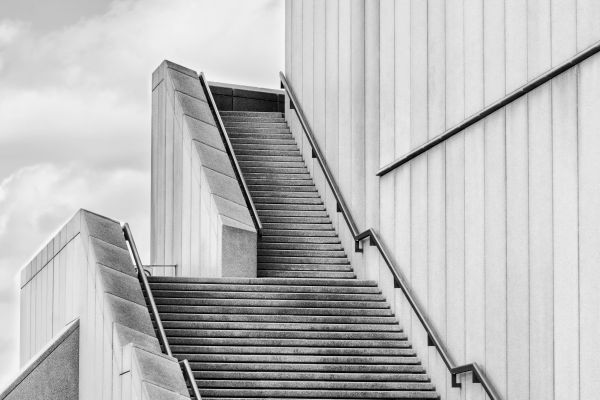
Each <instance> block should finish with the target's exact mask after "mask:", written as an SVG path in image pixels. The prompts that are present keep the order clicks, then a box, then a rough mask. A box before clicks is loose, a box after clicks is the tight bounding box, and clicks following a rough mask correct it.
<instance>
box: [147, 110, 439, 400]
mask: <svg viewBox="0 0 600 400" xmlns="http://www.w3.org/2000/svg"><path fill="white" fill-rule="evenodd" d="M221 115H222V118H223V121H224V123H225V125H226V127H227V131H228V134H229V136H230V139H231V142H232V144H233V147H234V151H235V154H236V157H237V159H238V161H239V163H240V165H241V168H242V173H243V175H244V178H245V180H246V183H247V184H248V187H249V189H250V191H251V195H252V198H253V201H254V202H255V205H256V208H257V209H258V212H259V216H260V219H261V221H262V223H263V235H262V237H260V238H259V240H258V276H259V278H254V279H247V278H244V279H242V278H239V279H235V278H219V279H215V278H212V279H210V278H176V277H151V278H150V279H149V281H150V286H151V288H152V293H153V294H154V298H155V300H156V303H157V307H158V310H159V313H160V316H161V320H162V321H163V325H164V328H165V331H166V334H167V337H168V341H169V343H170V346H171V350H172V351H173V355H174V356H175V357H177V358H178V359H180V360H182V359H188V360H189V362H190V365H191V368H192V370H193V372H194V377H195V378H196V381H197V383H198V387H199V389H200V394H201V396H202V398H203V399H204V400H213V399H214V400H217V399H218V400H228V399H248V400H258V399H313V400H314V399H423V398H425V399H438V398H439V396H438V395H437V393H436V392H435V387H434V386H433V384H432V383H431V381H430V379H429V377H428V375H427V374H426V372H425V370H424V368H423V366H422V365H421V363H420V361H419V359H418V358H417V355H416V353H415V351H414V350H413V349H412V347H411V345H410V343H409V342H408V340H407V337H406V335H405V334H404V332H403V331H402V329H401V328H400V326H399V324H398V321H397V319H396V318H395V316H394V314H393V312H392V311H391V309H390V306H389V304H388V303H387V302H386V301H385V298H384V297H383V296H382V294H381V291H380V290H379V288H378V287H377V283H376V282H373V281H362V280H357V279H355V278H356V277H355V275H354V273H353V270H352V268H351V266H350V263H349V260H348V258H347V257H346V254H345V252H344V249H343V247H342V245H341V243H340V240H339V238H338V236H337V233H336V232H335V230H334V228H333V225H332V224H331V221H330V219H329V216H328V215H327V212H326V210H325V207H324V205H323V202H322V200H321V198H320V197H319V194H318V192H317V190H316V188H315V186H314V184H313V181H312V179H311V177H310V175H309V173H308V170H307V168H306V166H305V164H304V161H303V159H302V157H301V154H300V151H299V149H298V147H297V145H296V142H295V141H294V139H293V137H292V135H291V133H290V131H289V129H288V127H287V124H286V122H285V120H284V118H283V115H282V114H281V113H257V112H221Z"/></svg>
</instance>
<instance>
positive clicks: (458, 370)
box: [279, 72, 500, 400]
mask: <svg viewBox="0 0 600 400" xmlns="http://www.w3.org/2000/svg"><path fill="white" fill-rule="evenodd" d="M279 77H280V79H281V87H282V88H283V89H285V91H286V93H287V95H288V97H289V99H290V108H291V109H293V110H294V111H295V112H296V115H297V116H298V120H299V121H300V125H301V126H302V129H303V130H304V134H305V135H306V137H307V138H308V141H309V143H310V145H311V147H312V150H313V157H314V158H316V159H317V162H318V163H319V165H320V166H321V169H322V170H323V173H324V174H325V179H326V181H327V183H328V184H329V187H330V188H331V191H332V192H333V195H334V197H335V200H336V202H337V211H338V212H341V213H342V215H343V217H344V220H345V221H346V223H347V225H348V228H349V229H350V232H351V233H352V236H353V238H354V248H355V251H361V248H360V242H361V241H362V240H364V239H367V238H369V239H370V245H371V246H375V247H377V249H378V250H379V254H380V255H381V257H382V258H383V260H384V261H385V263H386V265H387V266H388V268H389V269H390V271H391V273H392V275H393V276H394V286H395V287H396V288H400V290H402V293H404V296H405V297H406V299H407V300H408V303H409V304H410V306H411V308H412V310H413V312H414V313H415V315H416V316H417V318H418V319H419V321H420V322H421V324H422V325H423V328H424V329H425V332H426V333H427V339H428V344H429V346H433V347H435V348H436V349H437V351H438V353H439V354H440V357H441V358H442V360H443V361H444V364H445V365H446V367H447V368H448V371H449V372H450V374H451V376H452V387H460V385H461V384H460V382H459V381H458V379H457V378H458V375H460V374H464V373H467V372H471V373H472V374H473V382H476V383H481V385H482V386H483V388H484V390H485V392H486V393H487V394H488V396H489V397H490V399H492V400H500V397H499V396H498V394H497V393H496V390H495V389H494V387H493V385H492V383H491V382H490V381H489V380H488V379H487V377H486V376H485V373H484V372H483V371H482V370H481V368H480V367H479V366H478V365H477V364H476V363H471V364H465V365H456V364H455V363H454V361H453V360H452V357H451V356H450V354H449V353H448V350H447V349H446V346H445V345H444V343H443V342H442V341H441V339H440V337H439V335H438V334H437V332H436V331H435V329H434V327H433V325H432V324H431V322H430V321H429V319H428V318H427V316H426V315H425V313H424V312H423V311H422V307H421V305H420V304H419V302H418V301H417V299H416V297H415V296H414V294H413V292H412V290H411V289H410V285H409V284H408V281H407V280H406V278H404V275H403V274H402V272H400V269H399V268H398V267H397V266H396V265H395V264H394V262H393V261H392V258H391V257H390V256H389V253H388V251H387V249H386V247H385V246H384V244H383V243H382V242H381V240H380V239H379V236H378V235H377V233H376V232H375V231H374V230H373V229H367V230H365V231H363V232H360V233H359V232H358V229H357V228H356V224H355V223H354V220H353V219H352V216H351V215H350V211H349V209H348V207H347V206H346V203H345V201H344V198H343V196H342V194H341V192H340V190H339V188H338V186H337V184H336V183H335V179H334V178H333V175H332V174H331V171H330V169H329V167H328V166H327V162H326V161H325V158H324V157H323V153H322V152H321V149H320V148H319V145H318V144H317V142H316V140H315V137H314V135H313V133H312V130H311V129H310V126H309V124H308V121H307V120H306V118H305V117H304V113H303V112H302V108H301V107H300V104H299V103H298V99H297V98H296V95H295V94H294V91H293V90H292V88H291V87H290V85H289V83H288V82H287V80H286V78H285V75H284V74H283V72H280V73H279Z"/></svg>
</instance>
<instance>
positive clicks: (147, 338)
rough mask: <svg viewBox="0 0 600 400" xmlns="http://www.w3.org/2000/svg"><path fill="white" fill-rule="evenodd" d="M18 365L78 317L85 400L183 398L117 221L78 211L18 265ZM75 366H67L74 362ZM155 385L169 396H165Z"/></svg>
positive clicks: (174, 362)
mask: <svg viewBox="0 0 600 400" xmlns="http://www.w3.org/2000/svg"><path fill="white" fill-rule="evenodd" d="M20 318H21V332H20V339H21V340H20V342H21V365H22V366H23V365H25V364H26V363H27V362H28V361H29V360H30V359H31V358H32V357H33V356H34V355H35V354H36V353H38V352H39V351H40V350H42V349H43V348H44V346H45V345H46V344H47V343H48V342H49V341H51V340H52V338H53V337H55V336H56V335H58V334H59V333H60V332H61V330H63V329H64V327H65V326H66V325H68V324H69V323H71V322H73V321H74V320H76V319H79V357H78V360H77V359H71V360H66V361H65V362H69V361H70V362H72V363H78V365H79V367H78V380H79V398H81V399H86V400H87V399H121V398H123V399H148V400H149V399H159V398H160V399H163V398H168V399H171V398H172V399H179V400H182V399H185V398H189V393H188V391H187V387H186V384H185V381H184V378H183V375H182V373H181V369H180V367H179V365H178V363H177V360H176V359H175V358H172V357H167V356H165V355H164V354H162V351H161V348H160V345H159V343H158V340H157V338H156V336H155V332H154V327H153V326H152V321H151V319H150V314H149V312H148V308H147V307H146V302H145V299H144V296H143V294H142V290H141V287H140V283H139V281H138V278H137V274H136V272H135V270H134V268H133V263H132V260H131V256H130V254H129V251H128V249H127V244H126V242H125V238H124V236H123V231H122V229H121V226H120V224H119V223H118V222H116V221H114V220H111V219H108V218H105V217H102V216H99V215H97V214H94V213H91V212H89V211H85V210H81V211H79V212H78V213H77V214H76V215H75V216H74V217H73V218H72V219H71V220H70V221H69V222H68V223H67V224H66V225H65V227H63V228H62V229H61V230H60V231H59V232H58V234H57V235H56V236H55V237H54V238H53V239H52V240H51V241H50V242H49V244H48V245H47V246H45V247H44V249H43V250H42V251H41V253H39V254H38V255H37V256H36V257H34V259H33V260H32V262H31V263H29V264H28V265H27V266H25V267H24V268H23V269H22V271H21V313H20ZM71 367H73V365H65V368H71ZM157 388H159V389H161V390H162V391H163V392H166V393H167V394H164V393H163V394H160V393H158V392H157V390H158V389H157Z"/></svg>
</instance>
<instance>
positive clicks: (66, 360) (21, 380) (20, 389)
mask: <svg viewBox="0 0 600 400" xmlns="http://www.w3.org/2000/svg"><path fill="white" fill-rule="evenodd" d="M78 398H79V321H75V322H74V323H72V324H71V325H70V326H68V327H67V328H64V329H63V331H62V332H60V333H59V334H58V335H57V337H56V338H55V340H54V341H53V342H52V343H51V344H50V345H48V346H47V347H46V348H45V349H43V351H41V352H40V353H39V354H38V356H37V357H35V359H34V360H32V361H31V362H30V363H29V364H28V365H27V366H26V367H25V368H24V369H23V370H22V371H21V373H20V374H19V376H18V377H17V378H16V379H15V380H14V381H13V383H12V384H11V385H10V386H9V387H8V388H6V390H4V391H3V392H1V393H0V400H22V399H48V400H51V399H61V400H76V399H78Z"/></svg>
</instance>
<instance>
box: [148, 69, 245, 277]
mask: <svg viewBox="0 0 600 400" xmlns="http://www.w3.org/2000/svg"><path fill="white" fill-rule="evenodd" d="M151 208H152V233H151V238H152V239H151V240H152V246H151V247H152V254H151V264H154V265H164V264H176V265H177V268H176V269H175V274H176V275H178V276H207V277H221V276H237V277H255V276H256V230H255V229H254V225H253V222H252V218H251V216H250V212H249V211H248V208H247V206H246V203H245V200H244V197H243V194H242V191H241V189H240V187H239V184H238V181H237V179H236V176H235V173H234V170H233V167H232V164H231V162H230V160H229V157H228V155H227V153H226V150H225V147H224V145H223V141H222V139H221V135H220V133H219V130H218V128H217V126H216V122H215V119H214V116H213V114H212V111H211V109H210V107H209V105H208V103H207V101H206V96H205V94H204V91H203V88H202V86H201V84H200V81H199V78H198V74H196V72H194V71H192V70H189V69H187V68H184V67H181V66H178V65H176V64H173V63H171V62H168V61H165V62H163V63H162V64H161V65H160V66H159V67H158V68H157V69H156V71H155V72H154V74H153V75H152V207H151ZM171 271H173V269H171V268H169V269H164V270H161V268H160V267H158V268H153V273H154V274H156V275H168V274H170V273H172V272H171Z"/></svg>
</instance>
